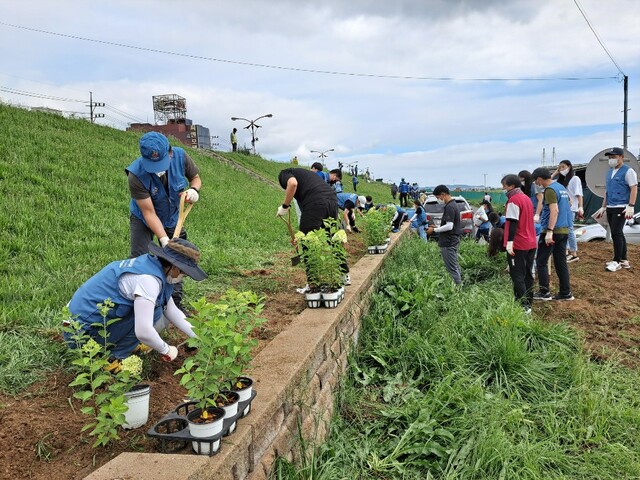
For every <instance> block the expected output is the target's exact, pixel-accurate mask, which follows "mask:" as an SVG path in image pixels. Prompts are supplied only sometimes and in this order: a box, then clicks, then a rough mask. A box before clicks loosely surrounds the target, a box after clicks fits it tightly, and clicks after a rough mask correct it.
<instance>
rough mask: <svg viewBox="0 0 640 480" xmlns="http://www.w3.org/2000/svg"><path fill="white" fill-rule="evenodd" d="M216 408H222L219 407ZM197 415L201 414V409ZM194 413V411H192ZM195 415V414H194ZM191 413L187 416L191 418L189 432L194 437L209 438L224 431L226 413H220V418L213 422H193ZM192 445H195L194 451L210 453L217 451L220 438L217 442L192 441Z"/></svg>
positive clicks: (203, 453)
mask: <svg viewBox="0 0 640 480" xmlns="http://www.w3.org/2000/svg"><path fill="white" fill-rule="evenodd" d="M216 410H222V409H217V408H216ZM194 412H197V415H199V414H200V412H199V411H197V410H194ZM192 413H193V412H192ZM194 415H195V414H194ZM190 417H191V414H189V416H188V417H187V419H188V420H189V434H190V435H191V436H192V437H196V438H207V437H213V436H214V435H216V434H218V433H220V432H221V431H222V427H223V426H224V425H223V421H224V414H221V415H220V418H219V419H217V420H215V421H213V422H211V423H193V422H192V421H191V418H190ZM191 446H192V447H193V451H194V452H196V453H200V455H209V454H211V453H214V452H217V451H218V449H219V448H220V440H219V439H218V440H216V441H215V442H211V443H210V442H191Z"/></svg>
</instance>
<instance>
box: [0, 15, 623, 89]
mask: <svg viewBox="0 0 640 480" xmlns="http://www.w3.org/2000/svg"><path fill="white" fill-rule="evenodd" d="M0 25H4V26H6V27H12V28H18V29H21V30H27V31H30V32H37V33H45V34H47V35H55V36H58V37H64V38H71V39H74V40H82V41H85V42H93V43H99V44H102V45H111V46H115V47H122V48H130V49H132V50H141V51H144V52H153V53H160V54H163V55H172V56H176V57H183V58H192V59H195V60H206V61H209V62H219V63H228V64H233V65H242V66H245V67H256V68H270V69H274V70H288V71H292V72H303V73H318V74H324V75H343V76H351V77H368V78H388V79H395V80H429V81H444V82H461V81H465V82H508V81H521V82H530V81H536V82H540V81H542V82H544V81H559V80H568V81H578V80H610V79H612V78H613V79H615V78H617V77H556V78H456V77H416V76H411V75H378V74H373V73H354V72H341V71H334V70H316V69H311V68H298V67H286V66H282V65H267V64H263V63H252V62H240V61H237V60H227V59H223V58H213V57H205V56H201V55H192V54H187V53H180V52H171V51H168V50H159V49H155V48H147V47H139V46H136V45H127V44H125V43H118V42H109V41H107V40H96V39H94V38H87V37H80V36H78V35H68V34H65V33H58V32H51V31H48V30H40V29H37V28H30V27H24V26H21V25H14V24H11V23H5V22H0Z"/></svg>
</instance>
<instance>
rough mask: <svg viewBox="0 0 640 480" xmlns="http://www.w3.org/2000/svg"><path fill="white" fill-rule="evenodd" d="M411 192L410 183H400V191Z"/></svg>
mask: <svg viewBox="0 0 640 480" xmlns="http://www.w3.org/2000/svg"><path fill="white" fill-rule="evenodd" d="M408 192H409V184H408V183H405V182H402V183H400V193H408Z"/></svg>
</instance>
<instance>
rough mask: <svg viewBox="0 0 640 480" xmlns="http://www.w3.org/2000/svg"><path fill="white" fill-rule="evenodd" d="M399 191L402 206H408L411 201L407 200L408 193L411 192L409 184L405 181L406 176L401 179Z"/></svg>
mask: <svg viewBox="0 0 640 480" xmlns="http://www.w3.org/2000/svg"><path fill="white" fill-rule="evenodd" d="M398 191H399V192H400V206H401V207H408V206H409V202H408V200H407V195H408V194H409V184H408V183H407V182H405V181H404V178H403V179H401V180H400V185H399V186H398Z"/></svg>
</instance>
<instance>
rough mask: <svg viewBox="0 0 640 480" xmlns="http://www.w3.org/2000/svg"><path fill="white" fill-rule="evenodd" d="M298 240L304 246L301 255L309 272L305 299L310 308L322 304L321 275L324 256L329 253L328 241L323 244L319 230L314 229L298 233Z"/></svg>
mask: <svg viewBox="0 0 640 480" xmlns="http://www.w3.org/2000/svg"><path fill="white" fill-rule="evenodd" d="M296 242H297V243H298V245H300V246H301V247H302V248H301V250H302V253H301V255H300V256H301V257H302V259H303V265H304V267H305V269H306V273H307V283H308V285H309V290H308V291H307V292H306V293H305V297H304V298H305V301H306V302H307V307H309V308H319V307H321V306H322V291H321V289H320V282H321V279H320V275H321V271H322V264H323V263H324V258H323V257H324V256H325V255H326V254H327V248H326V243H325V244H323V240H322V238H321V235H320V234H319V230H313V231H311V232H308V233H306V234H304V233H302V232H297V233H296Z"/></svg>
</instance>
